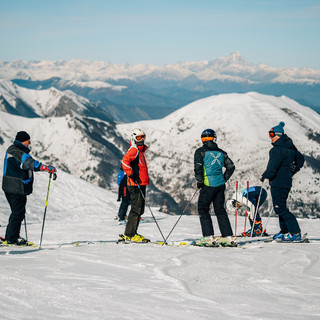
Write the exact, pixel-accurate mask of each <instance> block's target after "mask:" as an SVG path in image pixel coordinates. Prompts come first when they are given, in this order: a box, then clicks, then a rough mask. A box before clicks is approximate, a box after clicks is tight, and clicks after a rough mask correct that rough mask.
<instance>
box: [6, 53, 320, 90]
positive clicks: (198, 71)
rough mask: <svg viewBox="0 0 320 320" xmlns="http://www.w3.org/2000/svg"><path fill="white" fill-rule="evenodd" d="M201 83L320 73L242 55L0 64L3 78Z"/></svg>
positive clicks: (314, 77)
mask: <svg viewBox="0 0 320 320" xmlns="http://www.w3.org/2000/svg"><path fill="white" fill-rule="evenodd" d="M192 75H193V76H196V77H197V78H198V79H200V80H205V81H210V80H213V79H219V80H231V81H239V80H242V81H247V82H259V81H266V80H268V81H274V82H285V83H287V82H290V83H292V82H297V83H300V82H309V83H318V84H319V83H320V70H317V69H310V68H309V69H298V68H292V69H284V68H274V67H270V66H268V65H266V64H257V65H254V64H251V63H248V62H247V61H246V60H245V59H244V58H243V57H242V55H241V54H240V53H239V52H234V53H232V54H230V55H229V56H227V57H221V58H218V59H216V60H213V61H198V62H181V63H177V64H168V65H165V66H155V65H148V64H138V65H129V64H112V63H109V62H103V61H89V60H76V59H73V60H70V61H45V60H43V61H22V60H17V61H12V62H5V61H0V78H4V79H15V78H17V79H33V80H45V79H48V78H51V77H60V78H62V79H66V80H79V81H84V80H85V81H96V80H99V81H106V80H108V79H114V80H118V79H131V80H137V79H139V78H145V77H148V78H152V77H153V76H157V77H159V78H163V79H166V80H181V79H184V78H188V77H190V76H192Z"/></svg>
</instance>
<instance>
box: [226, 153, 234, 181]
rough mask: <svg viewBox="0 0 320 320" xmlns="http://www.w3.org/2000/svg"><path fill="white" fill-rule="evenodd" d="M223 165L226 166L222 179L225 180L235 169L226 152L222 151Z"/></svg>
mask: <svg viewBox="0 0 320 320" xmlns="http://www.w3.org/2000/svg"><path fill="white" fill-rule="evenodd" d="M223 155H224V166H225V167H226V171H225V173H224V179H225V181H226V182H227V181H228V180H229V179H230V177H231V176H232V174H233V172H234V170H235V169H236V167H235V165H234V163H233V162H232V160H231V159H230V158H229V157H228V154H227V153H226V152H224V154H223Z"/></svg>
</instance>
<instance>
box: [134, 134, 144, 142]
mask: <svg viewBox="0 0 320 320" xmlns="http://www.w3.org/2000/svg"><path fill="white" fill-rule="evenodd" d="M145 137H146V136H145V135H141V136H136V137H135V139H136V140H137V141H141V140H144V139H145Z"/></svg>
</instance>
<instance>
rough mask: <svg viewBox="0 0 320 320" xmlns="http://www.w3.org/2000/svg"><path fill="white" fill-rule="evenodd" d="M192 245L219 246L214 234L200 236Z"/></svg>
mask: <svg viewBox="0 0 320 320" xmlns="http://www.w3.org/2000/svg"><path fill="white" fill-rule="evenodd" d="M194 245H195V246H199V247H219V244H218V243H217V242H216V238H215V237H214V236H207V237H202V238H200V239H199V240H197V241H196V243H195V244H194Z"/></svg>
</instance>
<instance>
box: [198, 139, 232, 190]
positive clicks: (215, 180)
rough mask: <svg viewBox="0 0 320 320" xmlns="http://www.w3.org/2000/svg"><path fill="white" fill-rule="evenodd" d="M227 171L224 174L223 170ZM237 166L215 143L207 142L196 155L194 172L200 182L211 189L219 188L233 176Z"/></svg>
mask: <svg viewBox="0 0 320 320" xmlns="http://www.w3.org/2000/svg"><path fill="white" fill-rule="evenodd" d="M223 167H225V168H226V171H225V172H224V173H223V170H222V168H223ZM234 170H235V166H234V164H233V162H232V161H231V159H230V158H229V157H228V155H227V153H226V152H225V151H223V150H222V149H219V148H218V145H217V144H216V143H215V142H212V141H207V142H205V143H204V144H203V146H202V147H201V148H198V149H197V150H196V151H195V153H194V172H195V176H196V180H197V181H198V182H204V184H205V185H206V186H209V187H219V186H222V185H224V184H225V183H226V181H227V180H229V178H230V177H231V176H232V174H233V172H234Z"/></svg>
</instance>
